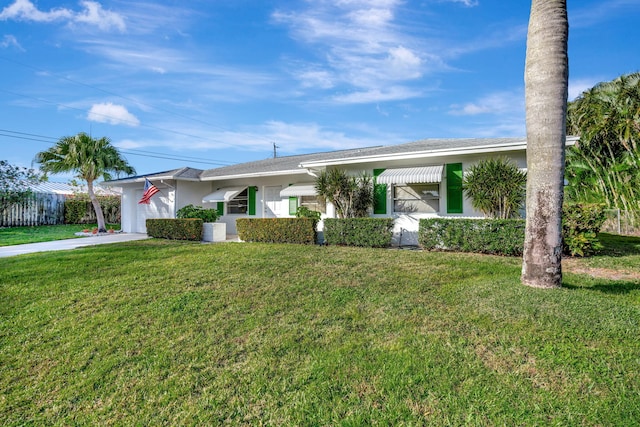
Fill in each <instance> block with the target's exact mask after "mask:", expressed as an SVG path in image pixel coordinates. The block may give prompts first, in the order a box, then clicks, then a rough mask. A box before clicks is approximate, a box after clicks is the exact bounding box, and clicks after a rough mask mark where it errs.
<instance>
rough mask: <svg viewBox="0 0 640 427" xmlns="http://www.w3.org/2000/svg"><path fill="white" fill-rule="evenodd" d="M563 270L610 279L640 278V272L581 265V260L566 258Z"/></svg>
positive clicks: (563, 261) (563, 262)
mask: <svg viewBox="0 0 640 427" xmlns="http://www.w3.org/2000/svg"><path fill="white" fill-rule="evenodd" d="M562 270H563V271H564V272H567V273H574V274H588V275H589V276H591V277H596V278H599V279H609V280H640V272H635V271H621V270H612V269H610V268H596V267H588V266H585V265H581V263H580V262H579V260H577V259H574V258H565V259H563V260H562Z"/></svg>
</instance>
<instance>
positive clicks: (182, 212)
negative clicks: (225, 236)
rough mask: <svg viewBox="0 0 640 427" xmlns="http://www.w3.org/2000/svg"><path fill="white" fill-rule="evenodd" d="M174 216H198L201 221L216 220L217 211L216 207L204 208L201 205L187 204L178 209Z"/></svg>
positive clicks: (180, 217) (182, 217)
mask: <svg viewBox="0 0 640 427" xmlns="http://www.w3.org/2000/svg"><path fill="white" fill-rule="evenodd" d="M176 218H179V219H184V218H200V219H201V220H202V221H203V222H216V220H217V219H218V211H217V210H216V209H205V208H203V207H202V206H193V205H187V206H184V207H182V208H180V209H178V211H177V212H176Z"/></svg>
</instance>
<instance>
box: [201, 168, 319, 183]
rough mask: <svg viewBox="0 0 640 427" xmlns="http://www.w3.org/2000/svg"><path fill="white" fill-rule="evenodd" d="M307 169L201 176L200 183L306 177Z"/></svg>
mask: <svg viewBox="0 0 640 427" xmlns="http://www.w3.org/2000/svg"><path fill="white" fill-rule="evenodd" d="M307 174H308V171H307V169H302V168H300V169H292V170H284V171H272V172H252V173H243V174H236V175H219V176H203V177H201V178H200V180H201V181H223V180H227V179H240V178H258V177H265V176H281V175H307Z"/></svg>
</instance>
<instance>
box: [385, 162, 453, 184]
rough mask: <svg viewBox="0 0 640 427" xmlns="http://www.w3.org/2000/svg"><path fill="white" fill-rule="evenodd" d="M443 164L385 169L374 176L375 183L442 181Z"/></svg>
mask: <svg viewBox="0 0 640 427" xmlns="http://www.w3.org/2000/svg"><path fill="white" fill-rule="evenodd" d="M443 169H444V166H443V165H436V166H424V167H418V168H399V169H386V170H385V171H384V172H382V173H381V174H380V175H378V176H377V177H376V183H377V184H417V183H434V182H441V181H442V171H443Z"/></svg>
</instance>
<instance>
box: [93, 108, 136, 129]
mask: <svg viewBox="0 0 640 427" xmlns="http://www.w3.org/2000/svg"><path fill="white" fill-rule="evenodd" d="M87 120H90V121H92V122H100V123H109V124H112V125H120V124H123V125H127V126H134V127H135V126H138V125H139V124H140V120H138V118H137V117H136V116H134V115H133V114H131V113H130V112H129V111H127V109H126V108H125V107H124V106H122V105H116V104H112V103H111V102H106V103H102V104H93V105H92V106H91V109H90V110H89V113H88V114H87Z"/></svg>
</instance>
